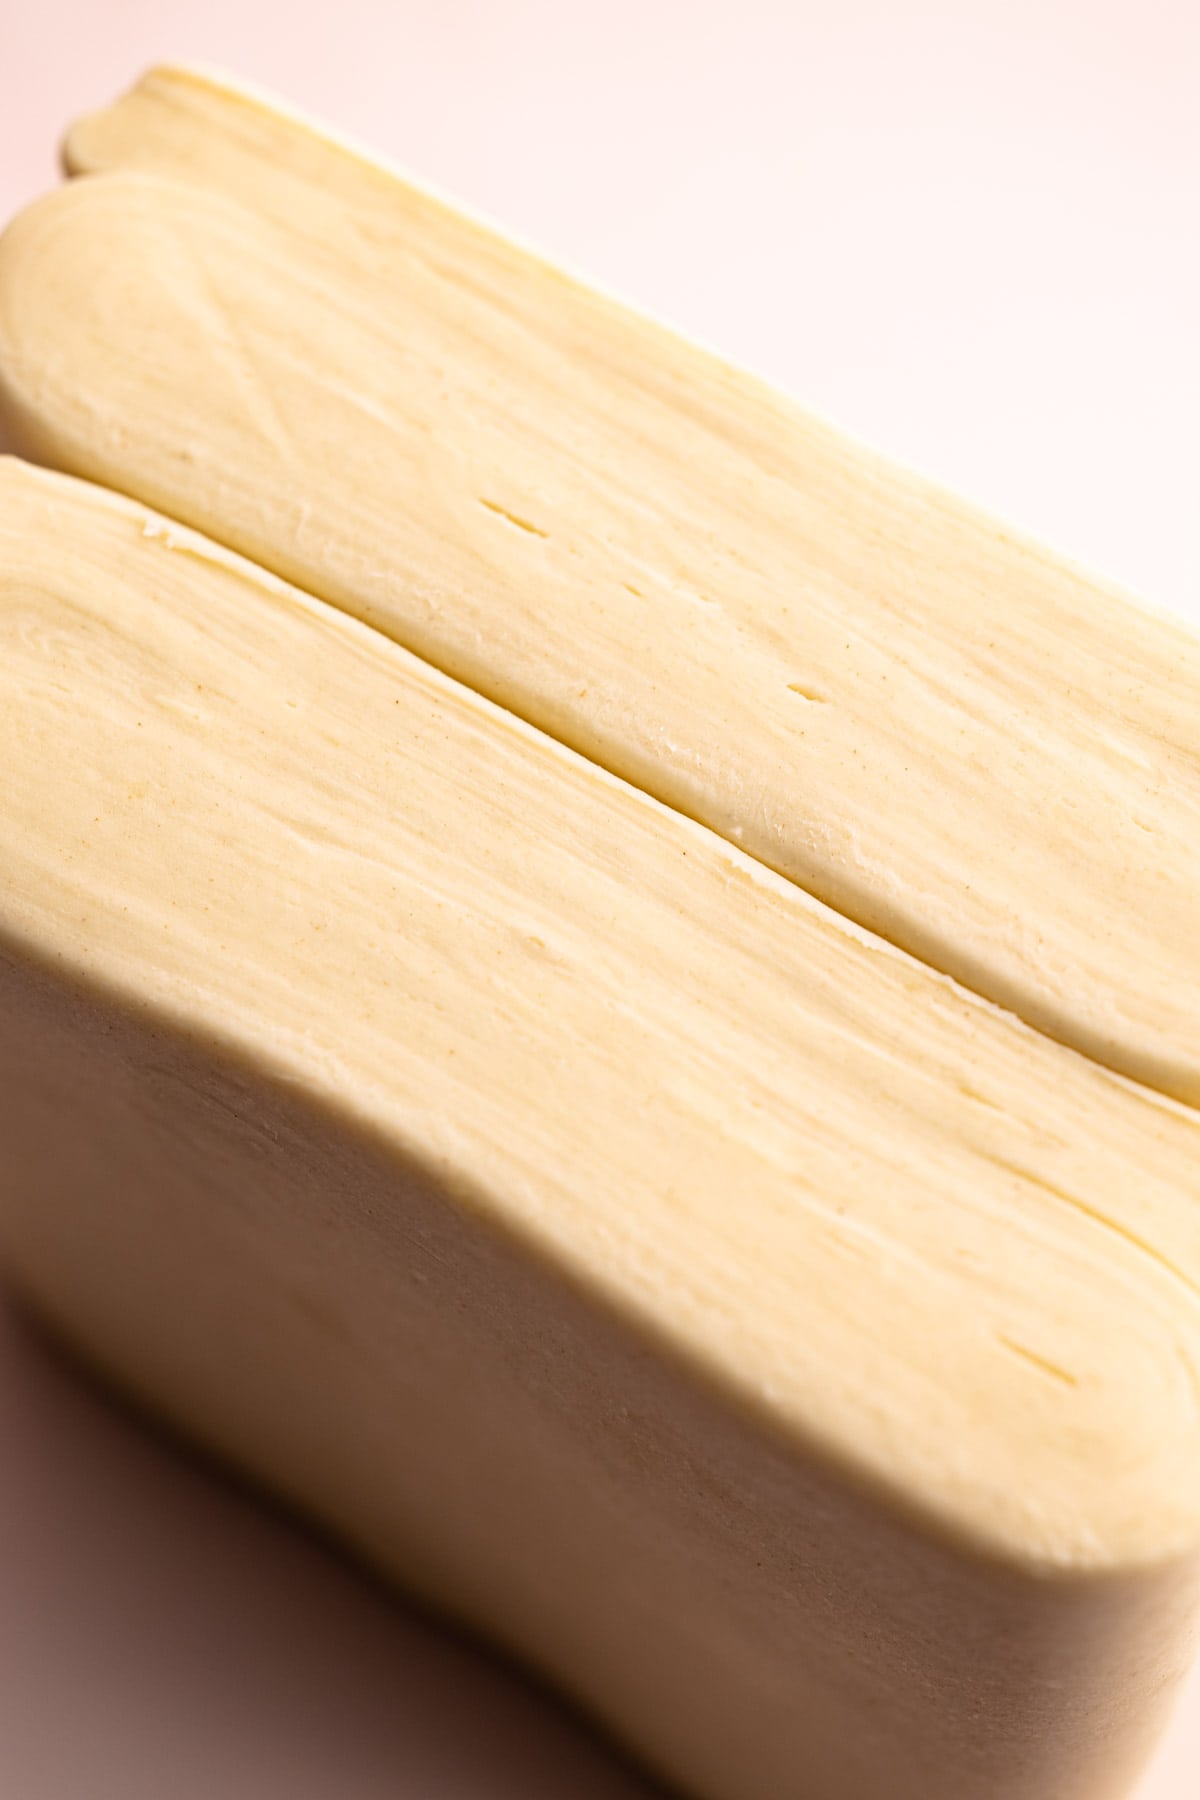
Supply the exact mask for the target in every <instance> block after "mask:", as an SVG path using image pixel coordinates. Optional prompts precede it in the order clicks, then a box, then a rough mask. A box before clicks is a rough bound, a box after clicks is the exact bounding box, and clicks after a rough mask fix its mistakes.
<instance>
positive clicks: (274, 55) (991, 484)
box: [0, 0, 1200, 1800]
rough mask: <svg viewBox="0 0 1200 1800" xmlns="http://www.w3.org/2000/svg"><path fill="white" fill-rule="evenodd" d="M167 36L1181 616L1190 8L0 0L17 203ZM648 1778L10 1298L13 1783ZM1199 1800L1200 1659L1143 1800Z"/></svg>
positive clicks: (1196, 581) (422, 1795) (491, 1789)
mask: <svg viewBox="0 0 1200 1800" xmlns="http://www.w3.org/2000/svg"><path fill="white" fill-rule="evenodd" d="M163 58H175V59H181V58H192V59H199V60H203V61H207V62H211V63H213V64H217V65H221V66H224V67H226V68H227V69H229V70H230V71H231V72H235V73H238V74H241V75H243V76H245V77H248V78H251V79H253V80H255V81H257V82H258V83H260V84H263V85H266V86H268V87H271V88H274V89H275V90H276V91H278V92H279V93H281V94H283V95H285V96H287V97H288V98H290V99H292V100H293V101H294V102H296V103H298V104H300V105H302V106H304V107H306V108H307V109H309V110H310V111H313V112H316V113H318V114H320V115H323V116H324V117H326V118H327V119H328V120H329V121H330V122H331V123H333V124H335V125H337V126H338V127H340V128H342V129H343V130H345V131H348V132H350V133H352V134H353V135H355V136H356V137H358V138H360V139H361V140H363V141H364V142H366V143H368V144H371V145H373V146H375V147H377V148H378V149H380V150H381V151H383V152H385V153H386V154H388V155H389V156H391V157H392V158H394V159H396V160H398V161H400V162H401V163H402V164H404V165H406V166H408V167H409V168H411V169H412V170H413V171H414V172H415V173H417V174H418V175H420V176H421V177H423V178H424V179H426V180H429V181H432V182H434V183H435V184H437V185H438V186H440V187H441V188H443V189H444V190H445V191H446V192H448V193H450V194H454V195H458V196H461V197H462V199H464V200H465V201H467V202H468V203H470V204H471V205H472V206H473V207H474V208H476V209H477V210H482V211H484V212H485V213H487V214H489V215H491V216H492V217H493V218H495V219H496V220H497V221H500V222H502V223H504V224H506V225H508V226H510V227H511V228H513V229H514V230H515V231H517V232H518V233H519V234H520V235H522V236H523V237H525V238H527V239H529V240H531V241H533V242H535V243H537V244H539V245H541V246H542V247H544V248H545V249H547V250H548V251H550V252H551V253H552V254H554V255H556V256H558V257H559V258H561V259H564V260H566V261H568V262H570V263H571V264H573V265H574V266H575V267H577V268H578V269H579V270H581V271H582V272H584V273H586V274H590V275H592V276H594V277H595V278H597V279H598V280H600V281H601V282H602V283H603V284H604V285H606V286H607V287H609V288H611V289H615V290H617V291H618V292H621V293H623V294H625V295H626V296H628V297H629V298H630V299H631V300H634V301H636V302H638V303H640V304H642V305H644V306H646V307H648V308H649V309H650V310H652V311H654V312H656V313H658V314H660V315H662V316H663V317H665V318H668V319H671V320H674V321H675V322H677V323H678V324H679V325H681V326H682V327H683V328H685V329H686V330H688V331H690V332H691V333H692V334H694V335H696V336H699V337H701V338H703V339H705V340H706V341H708V342H710V343H712V344H713V345H714V346H715V347H717V348H718V349H720V350H722V351H724V352H725V353H726V354H728V355H731V356H732V357H734V358H736V359H737V360H740V361H742V362H745V363H747V364H750V365H751V366H753V367H754V368H756V369H758V370H759V371H761V372H762V373H764V374H766V375H768V376H769V377H771V378H773V379H774V380H775V381H777V382H778V383H780V384H781V385H783V386H785V387H787V388H789V389H790V390H792V391H793V392H794V393H795V394H797V395H798V396H800V397H801V398H802V399H803V400H805V401H806V402H807V403H808V404H810V405H811V406H813V407H814V408H816V409H817V410H818V411H820V412H822V413H824V414H826V415H827V416H828V417H830V418H832V419H834V420H836V421H837V422H838V423H840V424H841V425H843V426H845V427H847V428H849V429H850V430H852V431H854V432H856V433H857V434H858V435H859V436H861V437H863V438H864V439H866V440H868V441H869V442H871V443H873V444H875V445H877V446H879V447H880V448H883V449H886V450H888V451H891V452H893V453H894V454H896V455H898V456H900V457H901V458H903V459H905V460H906V461H908V462H910V463H913V464H915V465H916V466H918V467H919V468H921V469H923V470H925V471H926V472H927V473H929V474H932V475H935V476H937V477H939V478H942V479H944V480H945V481H947V482H948V483H950V484H951V485H953V486H954V487H957V488H958V489H960V490H961V491H963V492H965V493H967V494H968V495H970V496H971V497H972V498H974V499H976V500H978V501H980V502H982V503H983V504H985V505H986V506H988V507H989V508H991V509H992V510H993V511H995V512H998V513H999V514H1001V515H1002V516H1004V517H1006V518H1007V519H1009V520H1011V521H1013V522H1014V523H1017V524H1019V525H1021V526H1024V527H1026V528H1028V529H1029V530H1031V531H1032V532H1034V533H1035V534H1036V535H1038V536H1040V537H1042V538H1044V539H1046V540H1047V541H1049V542H1050V543H1051V544H1053V545H1055V546H1056V547H1058V548H1059V549H1061V550H1064V551H1066V552H1067V553H1068V554H1070V555H1071V556H1073V557H1075V558H1076V559H1077V560H1079V561H1080V562H1082V563H1084V564H1086V565H1090V566H1092V567H1093V568H1096V569H1098V570H1100V571H1103V572H1105V573H1107V574H1109V575H1110V576H1112V577H1114V578H1115V579H1116V580H1117V581H1119V582H1120V583H1122V584H1123V585H1125V586H1127V587H1128V588H1130V589H1132V590H1134V591H1135V592H1138V593H1141V594H1142V595H1144V596H1145V597H1147V598H1148V599H1150V600H1152V601H1154V602H1155V603H1156V604H1159V605H1162V606H1166V607H1170V608H1172V609H1174V610H1175V611H1176V612H1179V613H1182V614H1184V615H1186V616H1188V617H1190V618H1191V619H1193V620H1194V621H1196V623H1197V624H1200V529H1198V528H1197V518H1198V506H1200V6H1198V5H1197V4H1196V3H1195V0H975V3H974V4H972V3H971V0H965V3H964V0H959V3H958V4H954V3H953V0H941V3H937V0H932V3H928V4H926V3H924V0H915V3H908V0H905V3H899V0H891V3H889V0H839V3H838V4H829V3H828V0H820V3H818V0H723V3H720V4H708V3H706V0H594V3H593V4H592V5H590V6H580V5H576V4H574V3H573V0H507V3H506V4H504V5H497V4H485V3H483V0H474V3H472V0H423V3H417V0H411V3H409V4H404V3H403V0H401V3H399V4H396V3H391V4H389V3H387V0H339V3H338V4H337V5H329V6H313V5H305V4H299V5H297V4H287V3H285V0H0V220H3V219H4V218H6V217H7V216H8V215H9V214H11V213H12V212H13V211H15V210H16V208H17V207H18V206H20V205H21V204H23V203H24V202H25V201H27V200H29V199H31V198H33V196H34V195H35V194H36V193H38V192H39V191H41V190H42V189H43V188H45V187H46V186H47V185H48V184H49V183H50V182H51V181H52V180H53V179H54V148H55V145H56V142H57V139H58V136H59V134H60V132H61V130H62V128H63V126H64V125H65V123H66V122H67V121H68V120H69V119H70V118H71V117H72V116H73V115H74V114H76V113H78V112H80V111H83V110H86V109H88V108H89V107H92V106H94V105H96V104H99V103H101V102H103V101H104V100H106V99H108V98H109V97H111V96H112V95H113V94H115V93H116V92H117V91H118V90H119V89H120V88H122V87H123V86H125V85H127V83H128V82H129V81H130V80H131V79H132V77H133V76H134V74H135V73H137V72H138V70H139V69H140V68H142V67H143V66H144V65H146V64H147V63H150V62H152V61H155V60H161V59H163ZM1198 900H1200V897H1198ZM1198 920H1200V904H1198ZM1198 929H1200V923H1198ZM1198 1005H1200V997H1198ZM2 1103H3V1102H2V1100H0V1105H2ZM2 1179H3V1171H2V1170H0V1181H2ZM2 1202H3V1196H2V1194H0V1204H2ZM1197 1203H1198V1204H1200V1171H1198V1172H1197ZM650 1792H651V1790H650V1788H649V1787H648V1786H647V1785H646V1784H645V1783H644V1782H643V1781H642V1780H641V1779H640V1778H639V1777H638V1776H636V1775H634V1774H632V1773H630V1772H628V1771H627V1770H625V1769H624V1768H623V1767H622V1766H621V1765H620V1764H618V1763H617V1761H616V1760H615V1759H614V1758H613V1757H612V1756H611V1755H610V1753H609V1752H608V1751H607V1750H605V1749H604V1748H603V1747H602V1746H599V1745H597V1744H595V1743H594V1742H593V1741H592V1740H591V1739H590V1738H589V1737H588V1736H587V1735H586V1733H584V1732H583V1731H581V1729H580V1728H579V1727H578V1726H577V1725H576V1724H575V1723H574V1722H573V1721H572V1720H571V1719H569V1718H568V1717H567V1716H566V1715H565V1714H563V1713H561V1712H560V1711H559V1710H558V1708H557V1707H556V1706H555V1705H554V1704H553V1703H552V1702H550V1701H548V1700H547V1699H546V1698H545V1697H544V1696H542V1695H541V1694H539V1693H536V1692H535V1691H534V1690H533V1689H532V1688H531V1687H528V1686H527V1685H526V1684H525V1683H524V1682H523V1681H522V1680H521V1679H520V1678H519V1677H516V1676H514V1675H512V1674H511V1673H510V1672H509V1671H507V1670H504V1669H501V1668H499V1667H498V1666H497V1665H493V1664H492V1663H491V1662H490V1661H489V1660H488V1659H487V1658H486V1657H484V1656H482V1655H481V1654H479V1653H477V1652H476V1651H475V1650H473V1649H472V1648H471V1647H470V1646H466V1645H462V1644H459V1643H457V1642H455V1641H454V1640H452V1639H449V1638H447V1637H446V1636H444V1635H443V1634H442V1633H441V1632H440V1631H439V1630H438V1629H437V1628H436V1627H433V1626H431V1625H429V1624H427V1623H425V1622H423V1621H421V1620H419V1619H418V1618H416V1617H415V1616H414V1615H412V1614H410V1613H409V1611H408V1610H407V1609H406V1608H405V1607H404V1606H403V1605H402V1604H400V1603H396V1602H393V1601H391V1600H388V1599H387V1598H385V1597H383V1596H381V1595H379V1594H378V1593H376V1592H375V1591H374V1590H373V1589H372V1588H371V1587H370V1586H369V1585H368V1584H367V1583H365V1582H363V1581H361V1580H360V1579H359V1578H358V1577H357V1576H355V1575H354V1574H352V1573H351V1572H350V1571H348V1570H346V1569H345V1568H343V1567H342V1565H341V1564H340V1563H339V1562H337V1561H336V1560H335V1559H334V1558H333V1557H331V1556H330V1555H329V1554H328V1553H326V1552H325V1551H323V1550H322V1549H321V1548H320V1547H318V1546H316V1545H314V1544H312V1543H310V1542H309V1541H308V1540H307V1539H306V1538H304V1537H303V1536H302V1535H300V1534H299V1533H297V1532H296V1531H294V1530H293V1529H292V1528H291V1527H290V1526H289V1525H287V1524H286V1523H285V1522H282V1521H280V1520H279V1519H277V1518H275V1517H274V1516H273V1515H271V1514H270V1513H268V1512H267V1511H265V1510H263V1509H260V1508H258V1507H257V1506H256V1505H255V1504H253V1503H252V1502H250V1501H248V1500H246V1499H244V1498H243V1497H241V1496H240V1495H238V1494H235V1493H233V1492H232V1491H230V1490H227V1489H226V1488H225V1487H224V1486H223V1485H222V1484H221V1483H219V1482H218V1481H216V1480H215V1479H214V1478H212V1477H211V1476H210V1475H208V1474H206V1473H204V1472H202V1471H200V1470H198V1469H196V1468H194V1467H193V1466H192V1465H191V1464H190V1463H188V1462H187V1461H185V1460H184V1459H182V1458H180V1457H178V1456H177V1455H176V1454H175V1453H174V1452H173V1451H171V1450H170V1449H168V1448H166V1447H165V1446H163V1445H160V1444H159V1443H158V1442H157V1441H155V1440H154V1439H152V1438H151V1437H149V1436H148V1435H146V1434H144V1433H143V1432H142V1431H141V1430H140V1429H139V1428H137V1427H136V1426H134V1425H132V1424H131V1423H129V1422H128V1421H127V1420H126V1419H125V1418H124V1417H122V1416H121V1415H119V1414H117V1413H116V1412H113V1411H111V1410H110V1409H109V1408H108V1407H107V1406H106V1405H105V1404H104V1403H103V1402H102V1401H101V1400H99V1399H98V1398H97V1397H96V1396H95V1395H93V1394H92V1393H91V1392H90V1391H89V1390H88V1389H87V1388H85V1387H84V1386H82V1385H81V1384H80V1383H79V1382H78V1381H77V1380H76V1378H75V1377H74V1376H73V1375H72V1374H71V1373H70V1372H69V1371H66V1370H64V1369H62V1368H61V1367H60V1366H59V1365H58V1364H57V1363H56V1362H55V1360H54V1359H53V1358H51V1357H50V1356H49V1355H48V1354H47V1353H46V1352H45V1351H44V1350H43V1349H42V1348H41V1347H40V1346H39V1345H38V1344H37V1343H36V1342H35V1341H34V1340H32V1339H31V1338H30V1337H29V1336H28V1335H27V1334H26V1333H25V1332H24V1331H23V1330H22V1329H21V1328H20V1327H19V1325H18V1324H17V1322H16V1321H15V1319H12V1318H10V1316H9V1314H8V1313H7V1312H6V1311H4V1310H2V1309H0V1795H2V1796H4V1797H5V1800H8V1796H12V1800H166V1797H167V1796H169V1797H170V1800H216V1797H217V1796H220V1800H551V1797H554V1800H559V1797H561V1800H618V1796H624V1797H625V1800H635V1797H637V1796H640V1797H641V1800H647V1796H649V1794H650ZM1198 1796H1200V1674H1198V1676H1197V1679H1196V1680H1195V1681H1194V1682H1193V1684H1192V1693H1191V1695H1190V1696H1186V1697H1185V1699H1184V1701H1183V1703H1182V1704H1181V1706H1180V1708H1179V1711H1178V1714H1177V1719H1176V1725H1175V1727H1174V1729H1173V1731H1172V1733H1171V1734H1170V1735H1169V1737H1168V1738H1167V1740H1166V1741H1165V1743H1164V1745H1163V1748H1162V1751H1161V1754H1160V1756H1159V1758H1158V1760H1157V1761H1156V1763H1155V1765H1154V1767H1153V1768H1152V1770H1151V1771H1150V1773H1149V1774H1148V1775H1147V1777H1146V1779H1145V1781H1144V1783H1143V1784H1142V1786H1141V1787H1140V1788H1139V1790H1138V1796H1137V1800H1197V1797H1198ZM805 1800H809V1797H808V1796H807V1795H806V1796H805ZM812 1800H820V1796H813V1797H812ZM864 1800H875V1797H874V1796H870V1797H868V1796H864ZM930 1800H959V1797H958V1796H957V1795H944V1796H942V1795H931V1796H930Z"/></svg>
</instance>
